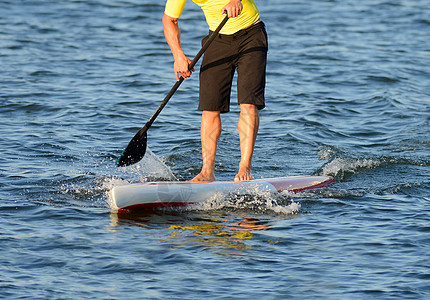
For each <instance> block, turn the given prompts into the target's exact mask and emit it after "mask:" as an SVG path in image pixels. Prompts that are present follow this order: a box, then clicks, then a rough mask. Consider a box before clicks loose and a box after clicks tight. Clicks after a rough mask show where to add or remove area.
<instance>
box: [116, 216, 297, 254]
mask: <svg viewBox="0 0 430 300" xmlns="http://www.w3.org/2000/svg"><path fill="white" fill-rule="evenodd" d="M110 216H111V226H112V227H116V226H138V227H143V228H145V229H148V230H151V229H158V230H163V232H164V233H165V234H164V235H163V236H161V238H160V239H159V242H160V243H167V244H169V248H170V249H172V248H183V247H193V246H197V247H203V248H206V249H210V250H212V251H214V252H215V253H217V254H221V255H245V254H246V253H245V252H246V251H247V250H251V249H252V248H253V246H252V244H251V243H249V241H250V240H252V239H254V238H255V237H256V235H257V234H256V232H260V231H265V230H269V229H270V228H271V227H272V226H273V224H272V222H273V221H274V219H273V216H271V217H270V218H271V219H269V217H268V220H265V219H264V218H263V217H261V216H260V217H256V216H254V215H252V214H247V213H245V212H241V213H240V214H238V215H232V214H231V212H230V213H228V215H227V216H224V215H223V212H214V213H213V214H212V215H211V216H210V217H211V218H208V213H207V212H205V213H202V214H199V213H198V212H191V213H190V212H189V213H185V212H183V211H182V212H180V211H173V210H172V211H166V210H149V211H134V212H128V213H121V212H120V213H118V212H112V213H111V214H110ZM293 217H297V216H296V215H289V216H284V218H293ZM275 219H276V218H275ZM269 220H270V221H269ZM264 242H267V243H270V244H276V243H277V241H276V240H273V239H267V240H265V241H264Z"/></svg>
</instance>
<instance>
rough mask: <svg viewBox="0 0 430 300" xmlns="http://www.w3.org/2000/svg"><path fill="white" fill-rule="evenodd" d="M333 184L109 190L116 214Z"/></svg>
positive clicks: (315, 180)
mask: <svg viewBox="0 0 430 300" xmlns="http://www.w3.org/2000/svg"><path fill="white" fill-rule="evenodd" d="M333 182H334V179H333V178H332V177H329V176H289V177H278V178H265V179H256V180H251V181H244V182H233V181H213V182H193V181H173V182H172V181H161V182H144V183H135V184H127V185H121V186H116V187H114V188H113V189H112V190H111V195H112V203H113V206H114V207H113V208H114V209H118V210H136V209H154V208H160V207H176V206H185V205H189V204H195V203H199V202H203V201H205V200H207V199H210V198H211V197H213V196H214V195H216V194H219V193H221V194H227V193H235V192H237V193H242V194H243V193H246V191H247V190H251V189H252V190H253V191H258V192H267V191H269V192H273V193H276V192H282V191H290V192H294V193H297V192H301V191H304V190H309V189H316V188H322V187H326V186H328V185H330V184H332V183H333Z"/></svg>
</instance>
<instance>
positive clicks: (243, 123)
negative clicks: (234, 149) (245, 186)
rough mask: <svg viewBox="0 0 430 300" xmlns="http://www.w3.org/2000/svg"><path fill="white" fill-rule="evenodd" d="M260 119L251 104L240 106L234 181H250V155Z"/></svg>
mask: <svg viewBox="0 0 430 300" xmlns="http://www.w3.org/2000/svg"><path fill="white" fill-rule="evenodd" d="M259 124H260V118H259V114H258V109H257V107H256V106H255V105H253V104H241V105H240V116H239V122H238V130H239V138H240V154H241V159H240V163H239V172H238V173H237V175H236V177H235V178H234V181H246V180H252V179H253V177H252V174H251V169H252V154H253V153H254V145H255V140H256V138H257V133H258V126H259Z"/></svg>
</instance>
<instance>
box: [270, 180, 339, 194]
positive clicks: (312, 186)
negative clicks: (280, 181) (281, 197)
mask: <svg viewBox="0 0 430 300" xmlns="http://www.w3.org/2000/svg"><path fill="white" fill-rule="evenodd" d="M332 183H334V178H332V177H330V179H327V180H326V181H323V182H320V183H318V184H316V185H311V186H306V187H302V188H296V189H291V190H289V189H287V191H289V192H293V193H298V192H302V191H306V190H312V189H319V188H323V187H326V186H329V185H330V184H332ZM278 192H282V190H281V191H278Z"/></svg>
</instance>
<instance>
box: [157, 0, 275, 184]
mask: <svg viewBox="0 0 430 300" xmlns="http://www.w3.org/2000/svg"><path fill="white" fill-rule="evenodd" d="M185 2H186V0H167V2H166V7H165V11H164V16H163V29H164V35H165V37H166V41H167V43H168V44H169V46H170V49H171V51H172V54H173V57H174V60H175V62H174V66H173V69H174V72H175V76H176V79H177V80H179V75H181V76H182V77H184V78H188V77H190V75H191V72H192V71H194V70H191V71H190V70H189V69H188V66H189V64H190V62H191V61H190V59H189V58H188V57H187V56H186V55H185V54H184V51H183V50H182V48H181V41H180V35H181V34H180V30H179V26H178V19H179V17H180V16H181V13H182V10H183V8H184V5H185ZM193 2H195V3H196V4H197V5H199V6H200V7H201V8H202V10H203V12H204V14H205V17H206V22H207V23H208V25H209V30H210V31H214V30H215V29H216V28H217V27H218V25H219V24H220V23H221V21H222V20H223V19H224V17H225V16H224V15H223V14H224V13H227V14H228V16H229V17H230V19H229V20H228V22H227V23H226V24H225V25H224V27H223V28H222V29H221V31H220V34H219V35H218V36H217V37H216V38H215V40H214V41H213V42H212V44H211V45H210V46H209V48H208V49H207V50H206V52H205V54H204V56H203V62H202V66H201V69H200V95H199V110H202V111H203V112H202V119H201V144H202V157H203V166H202V169H201V172H200V173H199V174H198V175H197V176H196V177H194V179H192V180H193V181H214V180H215V157H216V149H217V143H218V139H219V136H220V135H221V117H220V113H225V112H228V111H229V104H230V92H231V85H232V80H233V76H234V72H235V70H237V72H238V79H237V91H238V103H239V104H240V116H239V122H238V130H239V137H240V151H241V160H240V163H239V171H238V173H237V175H236V176H235V178H234V180H235V181H246V180H251V179H253V177H252V173H251V170H252V155H253V152H254V145H255V140H256V137H257V132H258V126H259V114H258V110H260V109H263V108H264V106H265V102H264V88H265V77H266V57H267V35H266V30H265V27H264V23H263V22H262V21H261V20H260V13H259V11H258V9H257V6H256V5H255V2H254V0H193ZM206 39H207V37H206V38H205V39H203V42H204V41H205V40H206Z"/></svg>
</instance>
